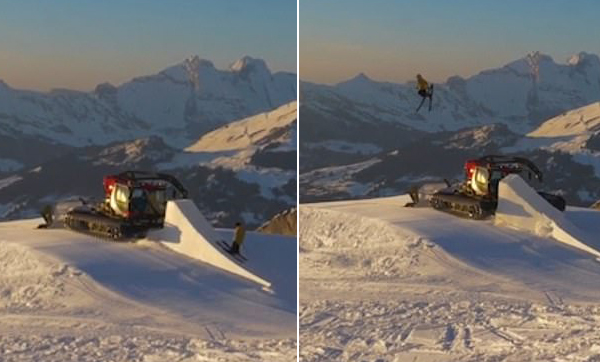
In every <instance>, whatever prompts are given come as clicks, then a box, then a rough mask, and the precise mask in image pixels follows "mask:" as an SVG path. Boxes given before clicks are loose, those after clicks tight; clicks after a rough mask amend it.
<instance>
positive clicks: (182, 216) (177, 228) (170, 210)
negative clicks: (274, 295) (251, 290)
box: [148, 199, 271, 288]
mask: <svg viewBox="0 0 600 362" xmlns="http://www.w3.org/2000/svg"><path fill="white" fill-rule="evenodd" d="M148 239H150V240H154V241H159V242H161V243H162V244H163V245H165V246H167V247H168V248H171V249H173V250H175V251H176V252H178V253H180V254H184V255H187V256H189V257H191V258H194V259H198V260H201V261H203V262H205V263H207V264H210V265H213V266H215V267H217V268H220V269H223V270H225V271H227V272H230V273H233V274H236V275H239V276H241V277H243V278H246V279H248V280H251V281H253V282H255V283H258V284H261V285H262V286H264V287H267V288H268V287H270V286H271V283H270V282H268V281H266V280H264V279H263V278H261V277H260V276H258V275H256V274H254V273H252V272H250V271H249V270H248V268H251V267H252V264H254V263H256V261H249V260H248V261H247V263H244V264H243V266H242V265H241V263H240V261H239V260H236V259H234V258H233V257H232V256H231V255H228V254H227V252H225V251H224V250H223V249H222V248H221V247H220V246H219V245H218V242H219V241H220V240H223V239H222V237H221V236H220V235H218V234H217V232H216V231H215V230H214V228H213V227H212V226H211V225H210V223H209V222H208V221H207V220H206V218H205V217H204V216H203V215H202V213H200V210H198V208H197V207H196V205H195V204H194V202H193V201H192V200H187V199H186V200H174V201H168V202H167V209H166V213H165V227H164V228H162V229H160V230H156V231H151V232H150V233H149V234H148Z"/></svg>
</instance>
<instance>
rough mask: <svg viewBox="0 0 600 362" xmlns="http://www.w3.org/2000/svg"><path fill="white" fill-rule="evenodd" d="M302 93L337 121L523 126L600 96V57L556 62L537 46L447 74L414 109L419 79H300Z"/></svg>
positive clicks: (424, 126)
mask: <svg viewBox="0 0 600 362" xmlns="http://www.w3.org/2000/svg"><path fill="white" fill-rule="evenodd" d="M301 99H302V101H303V105H304V106H305V107H306V108H307V109H309V110H310V111H309V113H311V116H312V112H314V113H316V115H318V116H320V117H323V118H326V119H329V120H331V121H332V122H334V121H335V122H338V123H340V122H343V121H344V120H352V119H353V118H356V119H358V120H360V121H361V122H366V123H369V124H371V126H373V124H378V123H382V122H387V123H392V124H401V125H404V126H406V127H409V128H411V129H416V130H421V131H427V132H437V131H444V130H458V129H461V128H465V127H469V126H478V125H485V124H491V123H505V124H507V125H508V126H509V127H510V128H511V129H512V130H514V131H517V132H524V131H527V130H531V129H533V128H535V127H536V126H537V125H539V123H540V122H542V121H544V120H546V119H548V118H550V117H553V116H556V115H558V114H560V113H562V112H564V111H567V110H570V109H573V108H577V107H580V106H583V105H586V104H589V103H592V102H594V101H598V100H600V58H598V56H597V55H595V54H587V53H583V52H582V53H579V54H577V55H576V56H573V57H572V58H571V59H570V60H569V62H568V63H567V64H559V63H556V62H554V60H553V59H552V58H550V57H549V56H547V55H544V54H541V53H539V52H535V53H531V54H528V55H527V56H525V57H523V58H521V59H518V60H515V61H513V62H511V63H509V64H506V65H505V66H503V67H501V68H498V69H491V70H486V71H483V72H481V73H479V74H477V75H474V76H472V77H469V78H467V79H464V78H461V77H458V76H454V77H450V78H449V79H448V80H447V81H446V82H445V83H443V84H435V94H434V101H433V111H432V112H427V111H426V110H422V111H421V112H420V113H416V112H415V109H416V107H417V105H418V103H419V102H420V97H419V96H418V95H417V94H416V91H415V84H414V82H409V83H405V84H397V83H390V82H379V81H375V80H372V79H370V78H368V77H367V76H366V75H365V74H359V75H358V76H356V77H354V78H352V79H350V80H348V81H344V82H341V83H339V84H336V85H334V86H328V85H319V84H311V83H306V82H303V83H302V84H301ZM326 136H329V138H331V139H336V138H335V137H334V135H333V134H324V135H323V137H326ZM337 139H339V138H337ZM307 141H308V139H307Z"/></svg>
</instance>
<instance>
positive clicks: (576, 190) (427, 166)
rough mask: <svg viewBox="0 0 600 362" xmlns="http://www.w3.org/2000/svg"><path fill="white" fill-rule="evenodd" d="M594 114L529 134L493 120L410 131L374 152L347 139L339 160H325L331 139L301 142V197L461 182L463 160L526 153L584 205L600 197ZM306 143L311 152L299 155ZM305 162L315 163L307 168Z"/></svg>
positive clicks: (555, 186)
mask: <svg viewBox="0 0 600 362" xmlns="http://www.w3.org/2000/svg"><path fill="white" fill-rule="evenodd" d="M599 120H600V103H598V102H594V103H591V104H589V105H586V106H583V107H580V108H577V109H574V110H570V111H567V112H565V113H563V114H561V115H559V116H556V117H553V118H551V119H549V120H547V121H546V122H543V123H542V124H541V125H540V126H539V127H538V128H536V129H534V130H533V131H531V132H530V133H528V134H526V135H525V134H519V133H516V132H514V131H511V130H510V128H509V127H508V126H506V125H505V124H503V123H498V124H491V125H484V126H477V127H469V128H464V129H460V130H457V131H447V132H435V133H430V134H426V135H420V136H415V137H413V140H412V141H404V142H401V143H400V145H399V146H398V145H397V146H393V147H391V148H383V149H381V150H379V151H378V152H377V151H375V152H364V151H363V152H358V151H357V150H359V149H361V147H362V149H363V150H364V146H363V144H361V143H352V142H347V143H348V145H347V146H346V147H345V148H339V149H338V150H336V152H337V153H336V154H337V155H339V154H341V153H343V152H345V153H346V154H347V155H346V156H345V157H338V158H328V156H331V155H332V153H333V150H332V148H331V142H329V145H330V146H329V148H328V149H327V148H326V146H325V145H326V144H327V142H318V143H310V142H309V144H308V145H307V144H303V143H301V145H300V146H301V160H300V162H301V175H300V189H301V191H300V196H301V200H302V201H304V202H311V201H318V200H332V199H347V198H365V197H377V196H387V195H394V194H399V193H404V192H406V191H407V190H408V189H409V188H410V187H411V185H414V184H419V183H422V182H424V181H427V180H438V181H440V180H442V179H444V178H446V179H448V180H452V179H457V180H461V179H462V178H463V174H462V168H463V165H464V162H465V161H466V160H468V159H471V158H478V157H481V156H484V155H488V154H504V155H514V156H521V157H526V158H529V159H531V160H532V161H533V162H534V163H535V164H537V166H538V167H539V168H540V169H541V170H542V172H543V173H544V185H545V187H546V188H547V189H548V190H552V191H555V192H559V193H562V194H563V196H565V198H566V199H567V200H568V202H569V203H571V204H573V205H578V206H589V205H591V204H593V203H594V202H596V201H597V200H598V199H600V186H599V185H600V128H599V127H600V123H599ZM317 144H318V145H320V146H319V147H317V146H316V145H317ZM352 145H354V146H355V147H354V148H353V147H352ZM307 148H309V149H310V150H311V151H309V153H308V156H306V155H304V153H302V150H305V149H307ZM415 155H418V157H416V156H415ZM307 157H309V158H314V159H317V160H319V157H321V159H327V160H328V161H329V162H330V163H331V165H325V167H323V166H322V165H321V166H320V167H317V166H318V165H316V164H315V163H314V162H313V161H311V160H310V159H309V160H307ZM303 162H306V163H308V164H311V165H312V166H313V167H308V169H307V167H306V164H303ZM303 166H304V167H303Z"/></svg>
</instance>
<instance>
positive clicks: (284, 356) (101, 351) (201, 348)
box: [0, 219, 296, 361]
mask: <svg viewBox="0 0 600 362" xmlns="http://www.w3.org/2000/svg"><path fill="white" fill-rule="evenodd" d="M40 222H41V220H39V219H36V220H22V221H13V222H5V223H0V272H1V274H2V278H0V295H1V298H0V335H1V337H0V355H1V356H2V358H1V359H2V360H3V361H24V360H39V361H41V360H43V361H67V360H77V361H98V360H103V361H204V360H211V361H212V360H215V361H290V360H294V359H295V356H296V269H295V264H296V256H295V251H296V244H295V240H294V238H289V237H280V236H272V235H263V234H259V233H248V234H247V236H246V241H245V244H244V246H243V248H242V252H243V253H244V254H245V255H246V256H247V257H248V259H249V260H252V263H253V264H256V265H258V266H257V267H256V268H255V272H256V273H257V274H260V275H265V276H268V277H269V278H270V279H269V280H270V281H271V283H272V286H271V289H270V290H269V291H265V290H263V289H262V288H261V286H260V285H259V284H257V283H255V282H252V281H249V280H248V279H246V278H243V277H240V276H238V275H236V274H233V273H230V272H228V271H226V270H223V269H220V268H215V267H213V266H211V265H210V264H207V263H204V262H202V261H200V260H198V259H197V258H195V257H194V256H193V255H190V256H188V255H185V254H180V253H177V252H175V251H172V250H171V249H169V248H167V247H165V246H164V245H163V244H161V243H159V242H156V241H152V240H149V239H147V240H140V241H138V242H137V243H114V242H106V241H102V240H99V239H97V238H94V237H91V236H87V235H82V234H79V233H75V232H72V231H69V230H65V229H58V228H57V229H47V230H44V229H40V230H38V229H35V227H36V226H37V224H39V223H40ZM214 232H215V233H218V234H219V235H220V237H221V238H223V239H225V240H231V236H232V235H231V234H232V233H231V231H230V230H218V231H214ZM273 274H277V275H276V276H273V277H272V275H273Z"/></svg>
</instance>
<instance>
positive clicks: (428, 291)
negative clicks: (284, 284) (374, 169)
mask: <svg viewBox="0 0 600 362" xmlns="http://www.w3.org/2000/svg"><path fill="white" fill-rule="evenodd" d="M406 201H407V200H406V199H405V198H403V197H392V198H383V199H372V200H360V201H342V202H331V203H319V204H310V205H303V206H301V207H300V271H301V274H300V285H301V290H302V293H301V294H300V311H299V318H300V319H299V320H300V322H299V323H300V324H299V326H300V341H301V343H300V360H301V361H333V360H335V361H397V362H399V361H422V362H435V361H440V362H441V361H444V362H447V361H457V362H458V361H461V362H464V361H473V362H475V361H507V362H508V361H557V362H558V361H582V362H583V361H598V360H600V330H599V329H598V328H597V326H598V322H599V321H600V307H599V306H598V301H600V292H599V291H600V264H599V263H598V262H597V261H596V260H595V259H594V257H592V256H590V255H589V254H587V253H584V252H581V251H579V250H575V249H573V248H570V247H568V246H566V245H564V244H560V243H558V242H556V241H554V240H552V239H548V238H543V237H539V236H535V235H530V234H527V233H523V232H519V231H517V230H513V229H508V228H503V227H497V226H494V225H493V222H492V221H491V220H488V221H472V220H465V219H461V218H457V217H455V216H452V215H447V214H444V213H441V212H439V211H436V210H432V209H427V208H416V209H415V208H403V207H402V206H403V205H404V203H405V202H406ZM567 215H568V217H570V218H572V221H573V222H574V223H575V224H577V225H578V226H580V227H590V229H589V230H588V231H593V232H597V231H598V230H597V229H598V227H597V225H598V224H599V223H598V220H600V219H599V216H600V213H598V214H596V213H590V212H587V211H586V212H583V210H581V211H580V210H570V211H569V212H568V213H567Z"/></svg>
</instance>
